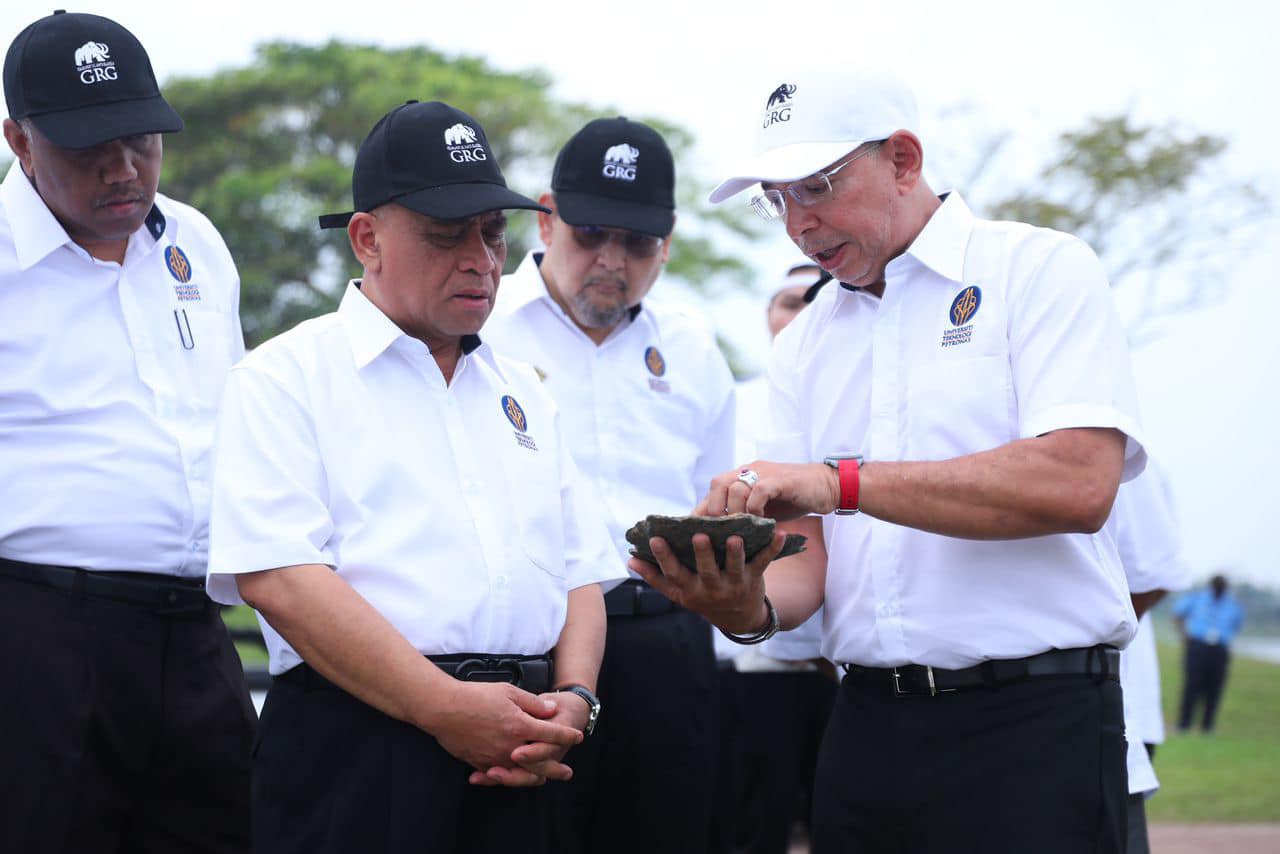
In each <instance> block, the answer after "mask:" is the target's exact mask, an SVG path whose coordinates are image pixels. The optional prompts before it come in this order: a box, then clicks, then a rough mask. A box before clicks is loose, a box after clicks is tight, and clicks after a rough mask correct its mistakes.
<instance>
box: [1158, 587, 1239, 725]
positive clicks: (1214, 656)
mask: <svg viewBox="0 0 1280 854" xmlns="http://www.w3.org/2000/svg"><path fill="white" fill-rule="evenodd" d="M1173 616H1174V620H1175V621H1176V623H1177V625H1178V630H1179V631H1180V632H1182V635H1183V637H1185V638H1186V639H1187V653H1186V658H1185V672H1184V674H1183V682H1182V707H1181V709H1180V711H1179V712H1178V730H1179V731H1181V732H1186V731H1187V730H1188V729H1189V728H1190V727H1191V718H1192V717H1194V715H1195V710H1196V706H1197V704H1199V703H1200V701H1201V700H1203V701H1204V718H1203V719H1202V720H1201V722H1200V729H1201V730H1203V731H1204V732H1211V731H1212V730H1213V722H1214V716H1215V715H1216V714H1217V711H1218V700H1220V699H1221V698H1222V688H1223V686H1225V685H1226V684H1227V663H1228V661H1229V660H1230V657H1231V641H1232V640H1233V639H1234V638H1235V636H1236V635H1237V634H1239V633H1240V627H1241V626H1242V625H1243V624H1244V612H1243V611H1242V610H1241V609H1240V603H1238V602H1236V600H1235V598H1234V597H1233V596H1232V595H1231V594H1230V593H1228V592H1227V579H1225V578H1223V577H1222V576H1221V575H1215V576H1214V577H1213V578H1212V579H1211V580H1210V581H1209V586H1208V588H1205V589H1201V590H1197V591H1195V592H1193V593H1188V594H1187V595H1186V596H1183V597H1182V598H1181V599H1180V600H1178V603H1177V604H1176V605H1174V607H1173Z"/></svg>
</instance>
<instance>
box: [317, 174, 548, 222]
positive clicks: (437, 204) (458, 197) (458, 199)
mask: <svg viewBox="0 0 1280 854" xmlns="http://www.w3.org/2000/svg"><path fill="white" fill-rule="evenodd" d="M384 204H396V205H400V206H401V207H404V208H408V209H409V210H411V211H414V212H415V213H420V214H423V215H425V216H429V217H435V218H436V219H466V218H467V217H472V216H475V215H476V214H482V213H488V212H489V211H506V210H529V211H542V212H543V213H551V210H550V209H549V208H544V207H543V206H542V205H540V204H538V203H537V202H535V201H534V200H533V199H530V198H528V197H527V196H522V195H520V194H519V193H517V192H515V191H513V190H508V189H507V188H506V187H504V186H502V185H501V184H489V183H481V182H476V183H472V184H446V185H444V186H442V187H428V188H427V189H425V190H417V191H415V192H412V193H406V194H405V195H403V196H397V197H396V198H394V199H388V200H387V201H386V202H385V203H384ZM354 213H355V212H354V211H348V212H346V213H333V214H323V215H322V216H321V217H320V227H321V228H346V227H347V223H348V222H350V221H351V217H352V216H353V215H354Z"/></svg>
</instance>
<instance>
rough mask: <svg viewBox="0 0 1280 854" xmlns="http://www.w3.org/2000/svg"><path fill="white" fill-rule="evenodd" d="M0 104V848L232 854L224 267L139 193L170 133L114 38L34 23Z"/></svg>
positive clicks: (247, 709) (110, 33)
mask: <svg viewBox="0 0 1280 854" xmlns="http://www.w3.org/2000/svg"><path fill="white" fill-rule="evenodd" d="M4 93H5V101H6V104H7V106H8V112H9V118H7V119H5V120H4V136H5V140H6V141H7V142H8V144H9V146H10V148H11V149H12V150H13V152H14V154H15V155H16V161H15V162H14V164H13V165H12V167H11V168H10V169H9V172H8V175H7V176H6V177H5V179H4V183H3V186H0V318H4V323H3V329H2V330H0V483H2V484H4V486H3V488H2V489H3V498H0V504H3V506H4V512H3V513H0V685H3V686H4V692H5V701H4V702H3V703H0V767H3V768H4V774H5V777H6V778H7V779H8V780H9V781H10V782H11V784H12V785H10V786H8V787H7V789H6V792H5V795H4V797H3V798H0V850H4V851H22V852H43V851H75V852H81V851H86V852H87V851H92V852H100V851H155V852H161V851H165V852H168V851H184V852H185V851H196V852H206V851H207V852H214V851H217V852H233V851H245V850H247V849H248V834H249V816H248V805H249V763H250V759H249V750H250V745H251V742H252V738H253V728H254V713H253V707H252V706H251V705H250V703H249V697H248V693H247V691H246V689H245V684H244V674H243V672H242V670H241V668H240V661H239V658H238V657H237V655H236V653H235V649H234V647H233V646H232V644H231V640H230V638H229V637H228V635H227V632H226V629H225V628H224V627H223V625H222V621H221V619H220V618H219V615H218V608H217V606H216V605H214V603H213V602H212V601H211V600H210V599H209V598H208V597H207V596H206V595H205V593H204V589H203V587H204V574H205V566H206V562H207V537H208V529H209V526H208V513H209V482H210V475H211V472H210V446H211V444H212V439H213V435H212V434H213V423H214V417H215V412H216V409H217V406H218V401H219V397H220V395H221V390H222V385H223V381H224V379H225V377H226V374H227V371H228V369H229V368H230V366H231V364H232V363H233V362H234V361H235V360H236V359H238V358H239V357H240V356H241V354H242V353H243V352H244V344H243V338H242V336H241V333H240V322H239V317H238V306H239V279H238V277H237V274H236V269H235V265H234V264H233V262H232V260H231V256H230V254H229V253H228V252H227V248H226V246H225V244H224V243H223V241H222V238H221V237H220V236H219V235H218V233H217V231H216V230H215V229H214V227H213V226H212V225H211V224H210V223H209V221H208V220H207V219H206V218H205V217H203V216H202V215H201V214H200V213H199V212H197V211H195V210H193V209H191V208H189V207H187V206H186V205H183V204H180V203H178V202H175V201H173V200H172V199H169V198H166V197H165V196H162V195H160V194H158V193H157V192H156V188H157V183H158V180H159V175H160V165H161V159H162V155H161V152H162V142H161V139H162V137H161V135H162V134H165V133H173V132H176V131H179V130H181V129H182V120H181V119H180V118H179V117H178V115H177V114H176V113H175V112H174V111H173V109H172V108H170V106H169V105H168V104H167V103H166V102H165V100H164V98H163V97H162V96H161V94H160V90H159V88H158V87H157V85H156V79H155V74H154V73H153V71H152V68H151V63H150V60H149V59H148V57H147V53H146V51H145V50H144V49H143V47H142V45H141V44H139V43H138V40H137V39H136V38H135V37H134V36H133V35H132V34H131V33H130V32H129V31H128V30H126V29H125V28H124V27H121V26H120V25H119V24H117V23H115V22H114V21H110V20H108V19H106V18H101V17H97V16H94V15H78V14H65V13H55V14H53V15H51V16H49V17H46V18H43V19H41V20H39V21H36V22H35V23H34V24H32V25H30V26H29V27H27V28H26V29H25V30H23V31H22V32H21V33H20V34H18V36H17V38H15V39H14V40H13V43H12V44H11V45H10V47H9V50H8V53H7V55H6V56H5V63H4Z"/></svg>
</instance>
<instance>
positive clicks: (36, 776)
mask: <svg viewBox="0 0 1280 854" xmlns="http://www.w3.org/2000/svg"><path fill="white" fill-rule="evenodd" d="M0 686H2V687H0V690H3V692H4V693H3V696H4V700H3V702H0V769H3V770H2V771H0V774H2V775H3V780H4V784H3V786H4V793H3V796H0V851H6V852H8V851H13V852H22V854H44V852H67V854H99V852H122V854H123V852H127V854H137V852H141V854H147V852H155V854H172V852H175V851H181V852H184V854H187V852H194V854H202V852H210V854H212V852H219V853H221V852H245V851H248V850H249V773H250V760H249V750H250V746H251V744H252V740H253V728H254V722H255V718H256V715H255V714H254V711H253V706H252V704H251V703H250V702H249V694H248V691H247V689H246V688H245V683H244V672H243V671H242V670H241V667H240V659H239V657H238V656H237V655H236V651H235V648H234V646H233V645H232V643H231V639H230V637H229V636H228V634H227V630H226V628H225V627H224V626H223V625H222V620H221V618H220V617H219V615H218V612H217V609H216V607H214V606H212V605H210V607H209V608H208V609H207V610H205V611H204V612H203V613H200V614H194V615H184V616H166V615H162V614H157V613H154V612H153V611H151V610H149V609H146V608H143V607H140V606H136V605H128V604H122V603H118V602H114V601H110V600H104V599H97V598H91V597H85V596H76V595H73V594H69V593H62V592H60V591H57V590H53V589H51V588H46V587H38V586H36V585H34V584H30V583H27V582H25V581H19V580H16V579H13V578H8V577H0Z"/></svg>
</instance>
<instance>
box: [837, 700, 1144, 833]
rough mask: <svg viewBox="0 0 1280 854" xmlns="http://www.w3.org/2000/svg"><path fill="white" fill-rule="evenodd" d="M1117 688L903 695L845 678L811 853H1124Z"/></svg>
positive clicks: (1124, 794) (1121, 730) (1125, 785)
mask: <svg viewBox="0 0 1280 854" xmlns="http://www.w3.org/2000/svg"><path fill="white" fill-rule="evenodd" d="M1127 798H1128V779H1127V773H1126V771H1125V741H1124V709H1123V702H1122V699H1121V693H1120V684H1119V683H1118V682H1113V681H1095V680H1094V679H1092V678H1091V677H1087V676H1063V677H1054V678H1044V679H1033V680H1027V681H1024V682H1018V683H1012V684H1007V685H1003V686H1000V687H997V688H993V689H981V688H980V689H975V690H970V691H963V692H957V693H953V694H940V695H938V696H936V697H929V696H917V697H894V696H892V695H890V694H888V693H887V692H885V691H884V690H883V688H882V687H880V686H876V687H874V688H873V687H871V686H868V685H866V684H863V683H861V682H860V681H859V680H857V679H856V678H853V677H848V676H846V677H845V679H844V681H843V682H842V683H841V687H840V691H839V694H838V696H837V699H836V706H835V710H834V712H833V713H832V717H831V723H830V725H829V726H828V728H827V733H826V737H825V738H824V740H823V744H822V748H821V751H820V753H819V757H818V771H817V778H816V782H815V784H814V821H813V852H814V854H864V852H876V853H877V854H879V852H885V854H888V853H889V852H893V854H936V852H943V851H945V852H981V854H1004V852H1008V854H1025V852H1031V851H1034V852H1036V854H1058V852H1061V854H1086V852H1088V854H1103V853H1105V854H1119V852H1122V851H1124V845H1125V835H1126V826H1125V811H1126V800H1127Z"/></svg>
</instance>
